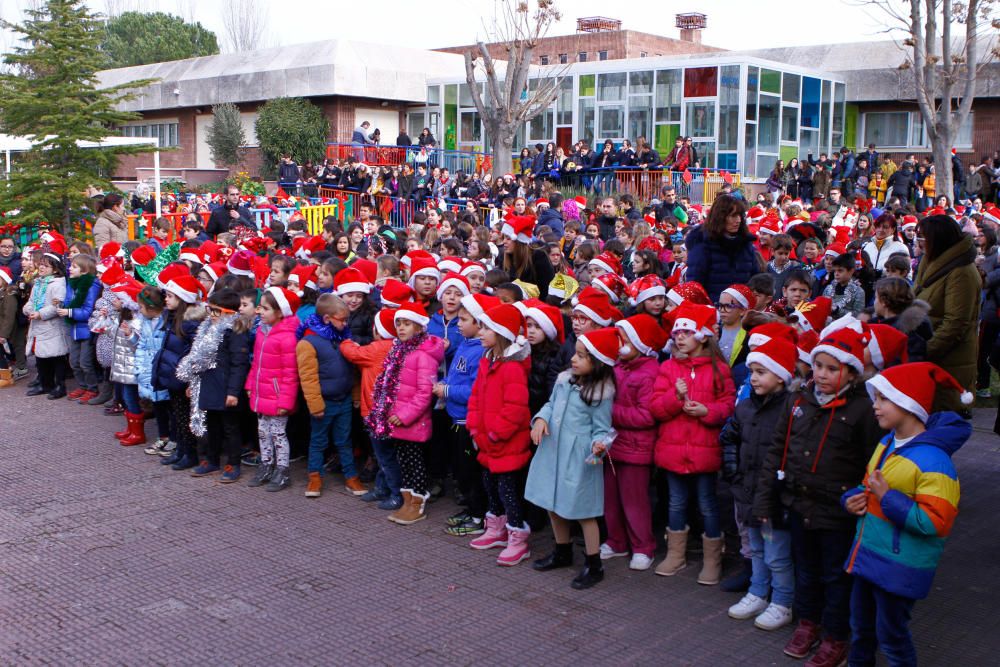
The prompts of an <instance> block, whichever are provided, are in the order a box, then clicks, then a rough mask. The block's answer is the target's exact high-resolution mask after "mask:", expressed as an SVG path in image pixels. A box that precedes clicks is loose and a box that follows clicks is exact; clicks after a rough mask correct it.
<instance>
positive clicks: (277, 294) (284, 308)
mask: <svg viewBox="0 0 1000 667" xmlns="http://www.w3.org/2000/svg"><path fill="white" fill-rule="evenodd" d="M267 291H268V293H270V295H271V296H273V297H274V300H275V301H277V302H278V310H280V311H281V316H282V317H291V316H292V315H293V314H294V312H293V311H292V304H290V303H288V298H287V297H286V296H285V293H284V292H282V291H281V288H280V287H268V288H267Z"/></svg>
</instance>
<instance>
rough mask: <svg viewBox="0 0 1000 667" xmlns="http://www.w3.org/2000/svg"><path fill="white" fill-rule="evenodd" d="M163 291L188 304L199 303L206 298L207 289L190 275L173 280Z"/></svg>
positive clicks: (176, 277)
mask: <svg viewBox="0 0 1000 667" xmlns="http://www.w3.org/2000/svg"><path fill="white" fill-rule="evenodd" d="M163 289H164V290H165V291H167V292H170V293H171V294H173V295H174V296H176V297H177V298H178V299H180V300H181V301H183V302H184V303H188V304H194V303H198V301H200V300H201V299H203V298H205V288H204V287H203V286H202V284H201V283H200V282H198V281H197V279H195V277H194V276H192V275H191V274H190V273H189V274H187V275H180V276H175V277H173V278H171V279H170V282H168V283H167V284H166V285H165V286H164V287H163Z"/></svg>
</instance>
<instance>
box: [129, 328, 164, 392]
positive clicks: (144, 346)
mask: <svg viewBox="0 0 1000 667" xmlns="http://www.w3.org/2000/svg"><path fill="white" fill-rule="evenodd" d="M138 317H139V344H138V345H137V346H136V348H135V378H136V382H137V383H138V385H139V396H140V397H141V398H145V399H146V400H149V401H165V400H167V399H168V398H170V395H169V394H167V392H166V391H163V390H161V391H156V390H155V389H153V361H154V360H155V359H156V353H157V352H159V351H160V348H161V347H162V346H163V337H164V336H166V335H167V332H165V331H164V330H163V326H162V325H163V316H162V315H160V316H159V317H154V318H152V319H150V318H148V317H144V316H142V315H139V316H138Z"/></svg>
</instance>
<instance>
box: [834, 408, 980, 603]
mask: <svg viewBox="0 0 1000 667" xmlns="http://www.w3.org/2000/svg"><path fill="white" fill-rule="evenodd" d="M971 434H972V425H971V424H969V423H968V422H967V421H965V420H963V419H962V418H961V417H959V416H958V415H957V414H955V413H954V412H936V413H934V414H932V415H931V416H930V418H929V419H928V420H927V430H926V431H924V432H923V433H920V434H918V435H917V436H915V437H914V438H913V439H912V440H910V442H908V443H907V444H906V445H904V446H903V447H899V448H896V446H895V444H896V443H895V438H894V433H890V434H889V435H887V436H886V437H885V438H883V439H882V441H881V442H880V443H879V444H878V447H876V448H875V453H874V454H872V457H871V459H870V460H869V461H868V467H867V471H866V473H865V478H864V480H863V482H862V484H861V485H860V486H858V487H856V488H853V489H851V490H850V491H847V492H846V493H844V495H843V496H842V498H841V503H842V504H846V502H847V500H848V499H849V498H851V497H852V496H855V495H857V494H859V493H865V487H866V485H867V483H868V476H869V475H871V474H872V472H874V471H875V470H876V469H878V470H881V471H882V475H883V476H884V477H885V480H886V482H888V484H889V491H887V492H886V494H885V495H884V496H882V500H881V501H880V500H879V499H878V498H877V497H876V496H875V494H874V493H868V494H867V495H868V505H867V510H868V511H867V512H866V513H865V514H864V515H863V516H862V517H860V518H859V519H858V525H857V530H856V532H855V537H854V545H853V546H852V547H851V554H850V556H849V557H848V559H847V563H846V564H845V566H844V569H846V570H847V572H849V573H851V574H853V575H855V576H857V577H861V578H862V579H865V580H866V581H869V582H871V583H872V584H874V585H876V586H878V587H879V588H881V589H883V590H886V591H888V592H890V593H893V594H895V595H900V596H902V597H906V598H910V599H921V598H925V597H927V594H928V592H929V591H930V587H931V583H932V582H933V580H934V571H935V569H936V568H937V564H938V561H939V560H940V559H941V552H942V550H943V549H944V543H945V540H946V539H947V538H948V535H949V534H950V533H951V528H952V525H953V524H954V523H955V517H956V516H957V515H958V499H959V495H960V488H959V483H958V474H957V473H956V472H955V466H954V465H953V463H952V460H951V457H952V456H953V455H954V454H955V452H957V451H958V450H959V449H960V448H961V447H962V445H964V444H965V442H966V441H967V440H968V439H969V436H970V435H971Z"/></svg>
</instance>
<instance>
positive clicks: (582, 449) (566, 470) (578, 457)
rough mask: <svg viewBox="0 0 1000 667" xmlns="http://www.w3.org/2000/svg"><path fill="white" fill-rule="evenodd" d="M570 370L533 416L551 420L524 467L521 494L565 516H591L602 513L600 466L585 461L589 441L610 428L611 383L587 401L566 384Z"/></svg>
mask: <svg viewBox="0 0 1000 667" xmlns="http://www.w3.org/2000/svg"><path fill="white" fill-rule="evenodd" d="M571 377H572V375H571V374H570V372H569V371H564V372H562V373H560V374H559V377H558V378H557V379H556V384H555V387H554V388H553V389H552V396H551V398H549V402H548V403H546V404H545V405H544V406H543V407H542V409H541V410H539V411H538V414H537V415H535V416H534V418H533V419H532V421H534V420H535V419H544V420H545V421H546V422H547V423H548V425H549V435H547V436H545V438H544V439H543V440H542V442H541V444H539V445H538V451H536V452H535V456H534V458H533V459H532V460H531V467H530V468H529V469H528V482H527V484H526V486H525V489H524V497H525V499H526V500H529V501H531V502H532V503H534V504H535V505H538V506H539V507H541V508H543V509H547V510H549V511H552V512H555V513H556V514H558V515H559V516H561V517H562V518H564V519H591V518H594V517H599V516H602V515H603V514H604V466H603V465H601V464H597V465H594V464H591V463H587V457H588V456H590V453H591V445H592V444H593V443H594V441H595V440H600V439H602V438H604V437H605V436H607V435H608V433H609V432H610V431H611V404H612V402H613V401H614V396H615V389H614V384H613V383H610V382H609V383H608V384H607V385H605V387H604V390H603V391H602V392H598V393H597V396H598V397H600V398H601V400H600V402H599V403H595V404H594V405H587V404H586V403H584V402H583V399H582V398H581V397H580V389H579V387H577V386H576V385H571V384H570V382H569V381H570V378H571Z"/></svg>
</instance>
